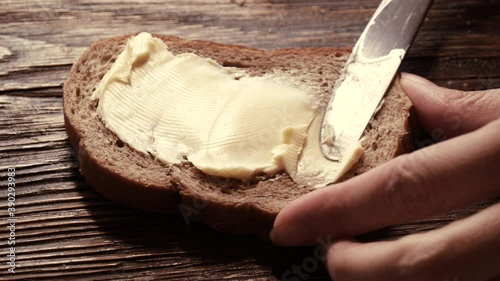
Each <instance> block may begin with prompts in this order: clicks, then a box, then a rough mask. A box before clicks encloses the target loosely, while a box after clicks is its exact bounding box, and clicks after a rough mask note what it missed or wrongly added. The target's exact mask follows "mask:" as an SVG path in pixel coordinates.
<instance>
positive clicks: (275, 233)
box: [269, 223, 314, 246]
mask: <svg viewBox="0 0 500 281" xmlns="http://www.w3.org/2000/svg"><path fill="white" fill-rule="evenodd" d="M269 238H270V239H271V241H272V242H273V243H274V244H276V245H279V246H299V245H306V244H312V243H311V242H314V240H312V241H310V240H311V233H310V232H309V230H308V229H306V228H305V227H304V226H302V225H300V224H297V223H284V224H281V225H278V226H275V227H273V229H272V230H271V233H269Z"/></svg>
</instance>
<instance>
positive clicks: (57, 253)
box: [0, 0, 500, 280]
mask: <svg viewBox="0 0 500 281" xmlns="http://www.w3.org/2000/svg"><path fill="white" fill-rule="evenodd" d="M378 3H379V1H378V0H354V1H319V0H318V1H306V0H297V1H281V0H280V1H265V0H253V1H250V0H247V1H245V0H227V1H222V0H218V1H210V0H198V1H195V0H187V1H177V0H175V1H174V0H167V1H153V0H150V1H129V0H127V1H119V2H117V1H111V0H107V1H54V0H50V1H33V0H31V1H14V0H12V1H5V0H3V1H0V180H1V183H0V187H1V191H0V209H1V212H2V214H6V209H7V200H6V198H7V194H6V183H7V182H6V171H7V168H8V167H11V166H12V167H15V168H16V181H17V188H16V216H17V219H18V221H17V224H16V241H17V244H16V250H17V252H16V254H17V260H16V266H17V267H16V272H17V273H16V274H15V275H14V274H8V273H7V267H6V264H5V262H4V261H6V259H5V258H2V263H1V266H0V279H2V280H49V279H53V280H250V279H251V280H279V279H281V278H282V275H283V273H284V272H286V271H287V270H290V269H291V267H292V266H293V265H300V264H301V263H302V262H303V260H304V259H305V258H307V257H310V256H312V254H313V249H312V248H292V249H286V248H279V247H274V246H272V245H271V244H270V243H268V242H264V241H261V240H259V239H257V238H253V237H240V236H233V235H228V234H223V233H217V232H215V231H213V230H211V229H209V228H206V227H204V226H201V225H197V224H194V223H192V224H189V225H186V224H185V222H184V220H183V219H182V218H181V217H180V216H174V215H172V216H166V215H159V214H150V213H145V212H141V211H136V210H131V209H127V208H124V207H121V206H117V205H115V204H112V203H110V202H109V201H107V200H105V199H104V198H102V197H101V196H99V195H98V194H97V193H96V192H94V191H93V190H92V189H91V188H90V187H89V186H88V185H87V184H86V183H85V181H84V180H83V179H82V177H81V176H80V175H79V172H78V163H77V161H76V158H75V157H74V155H73V151H72V150H71V148H70V145H69V143H68V139H67V136H66V133H65V130H64V121H63V116H62V108H61V105H62V104H61V96H62V89H61V85H62V83H63V82H64V80H65V79H66V78H67V76H68V74H69V69H70V67H71V64H72V63H73V62H75V61H76V60H77V59H78V57H79V56H80V54H81V53H82V52H83V50H84V49H85V48H86V47H87V46H88V45H90V44H91V43H92V42H93V41H96V40H98V39H101V38H105V37H110V36H115V35H119V34H125V33H132V32H138V31H143V30H146V31H149V32H157V33H162V34H168V35H177V36H180V37H183V38H189V39H205V40H212V41H218V42H222V43H231V44H243V45H247V46H252V47H258V48H264V49H274V48H289V47H318V46H333V47H351V46H352V45H353V44H354V42H355V41H356V39H357V37H358V36H359V34H360V32H361V31H362V29H363V28H364V25H365V24H366V22H367V21H368V19H369V18H370V16H371V14H372V13H373V12H374V9H375V8H376V7H377V5H378ZM499 8H500V5H498V2H497V1H495V0H465V1H454V0H436V1H435V4H434V6H433V7H432V9H431V11H430V13H429V16H428V18H427V19H426V22H425V24H424V25H423V27H422V29H421V32H420V34H419V35H418V37H417V39H416V42H415V44H414V46H413V47H412V49H411V51H410V53H409V55H408V57H407V59H406V60H405V62H404V64H403V66H402V69H403V70H406V71H411V72H414V73H417V74H420V75H424V76H426V77H428V78H430V79H432V80H434V81H435V82H437V83H438V84H440V85H444V86H447V87H451V88H457V89H464V90H479V89H487V88H498V87H500V67H499V65H500V48H499V46H500V33H499V32H498V30H500V12H499ZM488 204H490V203H482V204H478V205H475V206H471V207H470V208H468V209H465V210H460V211H456V212H453V213H450V214H447V215H443V216H441V217H439V218H434V219H430V220H425V221H420V222H415V223H411V224H405V225H400V226H394V227H391V228H388V229H384V230H380V231H377V232H374V233H370V234H367V235H364V236H362V237H360V239H362V240H373V239H395V238H397V237H400V236H402V235H405V234H408V233H413V232H418V231H425V230H428V229H433V228H435V227H439V226H442V225H445V224H447V223H449V222H450V221H453V220H455V219H458V218H461V217H464V216H467V215H470V214H471V213H474V212H476V211H478V210H480V209H482V208H484V207H486V206H487V205H488ZM4 217H5V216H4ZM6 227H7V221H6V219H5V220H1V221H0V228H2V229H4V230H5V229H6ZM4 230H3V231H2V240H1V241H0V249H1V250H0V251H1V252H2V253H5V252H6V251H7V245H6V239H4V238H5V237H6V236H5V233H6V232H4ZM308 280H328V274H327V273H326V271H325V270H324V269H323V268H322V267H319V269H318V270H316V271H314V272H313V273H311V274H310V275H308Z"/></svg>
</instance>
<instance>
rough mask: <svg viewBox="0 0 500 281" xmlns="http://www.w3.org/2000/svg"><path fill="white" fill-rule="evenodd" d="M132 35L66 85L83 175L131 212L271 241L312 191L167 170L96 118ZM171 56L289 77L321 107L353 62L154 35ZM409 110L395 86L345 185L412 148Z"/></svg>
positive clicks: (90, 59)
mask: <svg viewBox="0 0 500 281" xmlns="http://www.w3.org/2000/svg"><path fill="white" fill-rule="evenodd" d="M130 36H132V35H128V36H120V37H114V38H110V39H105V40H102V41H99V42H96V43H94V44H93V45H92V46H91V47H90V48H89V49H88V50H87V51H86V52H85V53H84V54H83V55H82V57H81V58H80V60H79V61H78V62H77V63H76V64H75V65H73V67H72V69H71V73H70V77H69V79H68V80H67V81H66V83H65V85H64V95H63V103H64V120H65V124H66V129H67V132H68V135H69V139H70V141H71V144H72V146H73V148H74V149H75V150H76V151H77V152H78V159H79V161H80V171H81V173H82V175H83V176H84V177H85V179H86V180H87V182H88V183H89V184H90V185H91V186H92V187H93V188H95V189H96V190H97V191H98V192H99V193H101V194H102V195H104V196H105V197H107V198H109V199H111V200H113V201H115V202H117V203H119V204H123V205H126V206H130V207H134V208H139V209H144V210H149V211H155V212H164V213H172V212H178V211H179V210H180V211H181V212H183V213H184V214H190V215H191V218H192V219H193V220H196V221H200V222H203V223H205V224H208V225H210V226H212V227H213V228H215V229H218V230H221V231H226V232H231V233H239V234H255V235H258V236H261V237H267V234H268V232H269V230H270V229H271V228H272V224H273V221H274V219H275V217H276V215H277V214H278V212H279V211H280V210H281V209H282V208H283V207H284V206H285V205H286V204H287V203H289V202H291V201H292V200H293V199H295V198H298V197H299V196H301V195H303V194H306V193H308V192H310V191H312V189H311V188H308V187H304V186H299V185H297V184H295V183H294V182H293V181H292V180H291V179H290V177H289V176H288V175H287V174H286V173H281V174H278V175H276V176H274V177H272V178H267V177H257V178H255V179H252V180H249V181H239V180H227V179H221V178H217V177H211V176H207V175H205V174H203V173H202V172H200V171H199V170H197V169H196V168H194V167H193V166H192V165H191V164H189V163H183V164H180V165H165V164H162V163H159V162H157V161H156V160H155V159H154V158H153V157H151V156H150V155H143V154H142V153H139V152H136V151H135V150H133V149H132V148H130V147H129V146H128V145H127V144H123V143H122V142H121V141H120V140H119V139H118V138H117V137H116V135H114V134H113V133H112V132H111V131H110V130H108V129H107V128H106V127H105V126H104V124H103V123H102V122H101V121H100V119H99V116H97V114H96V112H95V109H96V106H97V103H96V101H92V100H91V99H90V96H91V95H92V92H93V90H94V88H95V86H96V85H97V84H98V83H99V81H100V80H101V78H102V76H103V75H104V74H105V73H106V71H107V70H108V69H109V68H110V67H111V65H112V63H113V62H114V59H116V57H117V55H118V54H119V53H120V52H121V50H122V49H123V47H124V45H125V43H126V41H127V39H128V38H130ZM154 36H155V37H158V38H160V39H162V40H163V41H165V42H166V44H167V45H168V48H169V50H170V51H172V52H173V53H181V52H194V53H196V54H198V55H200V56H202V57H209V58H212V59H214V60H216V61H217V62H219V63H220V64H222V65H224V66H228V67H237V68H244V69H245V71H246V72H247V73H249V74H250V75H262V74H265V73H270V72H273V71H280V72H286V73H287V74H289V75H291V76H295V77H297V83H305V84H307V85H309V86H311V87H313V88H314V89H316V90H317V94H316V95H315V97H316V100H317V101H318V103H319V104H321V105H324V104H325V103H326V102H327V100H328V98H329V90H330V89H331V87H332V86H333V83H334V82H335V80H336V79H337V77H338V74H339V71H340V69H341V68H342V66H343V65H344V63H345V61H346V60H347V57H348V55H349V51H348V50H338V49H331V48H311V49H281V50H274V51H263V50H258V49H252V48H247V47H243V46H235V45H231V46H229V45H223V44H218V43H213V42H207V41H186V40H182V39H179V38H177V37H172V36H161V35H154ZM410 111H411V103H410V101H409V99H408V98H407V97H406V96H405V95H404V94H403V93H402V91H401V88H400V87H399V82H398V80H396V82H395V83H394V86H393V88H392V89H391V90H390V92H389V93H388V95H387V96H386V102H385V104H384V106H383V107H382V109H381V110H380V111H379V113H378V114H377V115H376V117H375V118H374V120H372V121H371V123H370V126H369V127H368V129H367V130H366V131H365V136H366V139H367V141H365V142H364V143H363V146H364V148H365V151H366V153H365V155H363V157H362V158H361V160H360V161H359V162H358V163H357V164H356V165H355V167H354V168H353V169H351V171H350V172H348V174H347V175H345V176H344V177H343V180H345V179H348V178H350V177H352V176H355V175H357V174H359V173H362V172H365V171H367V170H369V169H371V168H373V167H374V166H376V165H379V164H381V163H383V162H386V161H388V160H390V159H392V158H393V157H395V156H396V155H398V154H401V153H403V152H405V151H409V150H410V149H411V143H410V139H411V138H410V131H411V130H410V126H409V121H408V120H409V118H410Z"/></svg>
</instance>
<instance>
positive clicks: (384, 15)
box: [320, 0, 432, 162]
mask: <svg viewBox="0 0 500 281" xmlns="http://www.w3.org/2000/svg"><path fill="white" fill-rule="evenodd" d="M431 3H432V0H383V1H382V3H381V4H380V6H379V7H378V8H377V10H376V12H375V14H374V15H373V17H372V18H371V20H370V21H369V22H368V25H367V26H366V28H365V30H364V31H363V33H362V34H361V37H360V38H359V39H358V42H357V43H356V45H355V46H354V49H353V51H352V53H351V55H350V57H349V59H348V60H347V63H346V65H345V67H344V68H343V69H342V71H341V73H340V77H339V79H338V80H337V81H336V83H335V86H334V88H333V92H332V97H331V98H330V102H329V103H328V106H327V108H326V110H325V113H324V117H323V122H322V125H321V132H320V146H321V151H322V153H323V155H324V156H325V157H326V158H328V159H330V160H333V161H339V162H340V161H341V160H342V157H343V154H344V153H345V152H346V151H348V150H349V148H350V147H353V146H354V145H356V144H358V143H359V140H360V138H361V137H362V135H363V132H364V130H365V128H366V126H367V125H368V122H369V121H370V119H371V118H372V116H373V115H374V114H375V113H376V111H377V108H378V107H379V105H380V103H381V101H382V99H383V97H384V95H385V93H386V92H387V90H388V88H389V86H390V85H391V82H392V80H393V79H394V76H395V74H396V72H397V70H398V68H399V66H400V64H401V61H402V60H403V58H404V55H405V53H406V51H407V50H408V48H409V47H410V45H411V44H412V42H413V39H414V38H415V35H416V34H417V32H418V29H419V27H420V25H421V24H422V22H423V20H424V18H425V15H426V14H427V11H428V9H429V7H430V5H431Z"/></svg>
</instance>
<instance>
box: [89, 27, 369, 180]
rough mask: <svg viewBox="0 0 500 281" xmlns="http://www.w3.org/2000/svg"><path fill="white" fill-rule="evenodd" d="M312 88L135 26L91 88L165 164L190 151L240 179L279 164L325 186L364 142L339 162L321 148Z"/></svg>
mask: <svg viewBox="0 0 500 281" xmlns="http://www.w3.org/2000/svg"><path fill="white" fill-rule="evenodd" d="M313 94H314V93H313V90H312V89H308V88H307V87H304V86H299V85H297V82H295V81H294V80H293V78H292V77H290V76H287V75H285V74H280V73H271V74H267V75H264V76H248V75H246V76H245V73H241V72H239V73H238V72H235V71H234V70H233V69H231V68H227V67H223V66H222V65H220V64H218V63H217V62H216V61H214V60H212V59H209V58H202V57H200V56H198V55H196V54H193V53H181V54H177V55H174V54H173V53H171V52H170V51H169V50H168V46H167V45H166V44H165V43H164V42H163V41H162V40H160V39H158V38H154V37H152V36H151V35H150V34H149V33H140V34H138V35H137V36H135V37H132V38H131V39H129V40H128V42H127V44H126V46H125V48H124V50H123V51H122V52H121V53H120V54H119V56H118V58H117V59H116V61H115V62H114V64H113V66H112V67H111V69H110V70H109V71H108V72H107V73H106V74H105V75H104V77H103V78H102V80H101V81H100V83H99V84H98V85H97V88H96V90H95V91H94V93H93V95H92V97H93V98H94V99H98V100H99V104H98V107H97V113H98V115H99V116H100V118H101V120H102V121H103V123H104V124H105V125H106V127H107V128H108V129H110V130H111V131H113V132H114V133H115V134H116V135H117V136H118V138H119V139H121V140H122V141H123V142H124V143H127V144H128V145H130V146H131V147H132V148H134V149H136V150H138V151H140V152H142V153H145V154H148V153H149V154H151V155H153V156H154V157H155V158H156V159H158V160H160V161H162V162H164V163H166V164H179V163H181V162H183V161H185V159H187V161H189V162H191V163H192V164H193V165H194V166H195V167H197V168H198V169H200V170H201V171H203V172H204V173H206V174H208V175H212V176H220V177H228V178H236V179H249V178H251V177H253V176H255V175H257V174H260V173H265V174H267V175H269V176H272V175H274V174H276V173H278V172H280V171H283V170H285V171H286V172H287V173H288V174H289V175H290V176H291V177H292V179H293V180H294V181H295V182H296V183H299V184H304V185H310V186H314V187H322V186H325V185H327V184H328V183H331V182H334V181H336V180H338V178H340V177H341V176H342V175H343V174H344V173H345V172H347V171H348V170H349V168H351V167H352V165H354V164H355V163H356V161H357V160H358V159H359V158H360V157H361V155H362V154H363V149H362V147H361V145H360V144H357V145H355V146H354V149H352V150H351V151H349V152H348V153H346V154H345V156H344V159H343V161H342V162H341V163H338V162H332V161H329V160H327V159H326V158H324V157H323V156H322V155H321V152H320V149H319V139H318V137H319V127H320V125H321V124H320V123H321V120H320V117H316V118H315V116H321V114H318V111H319V110H320V109H318V106H317V105H315V103H314V96H313ZM313 119H314V120H315V121H314V122H312V121H313Z"/></svg>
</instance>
